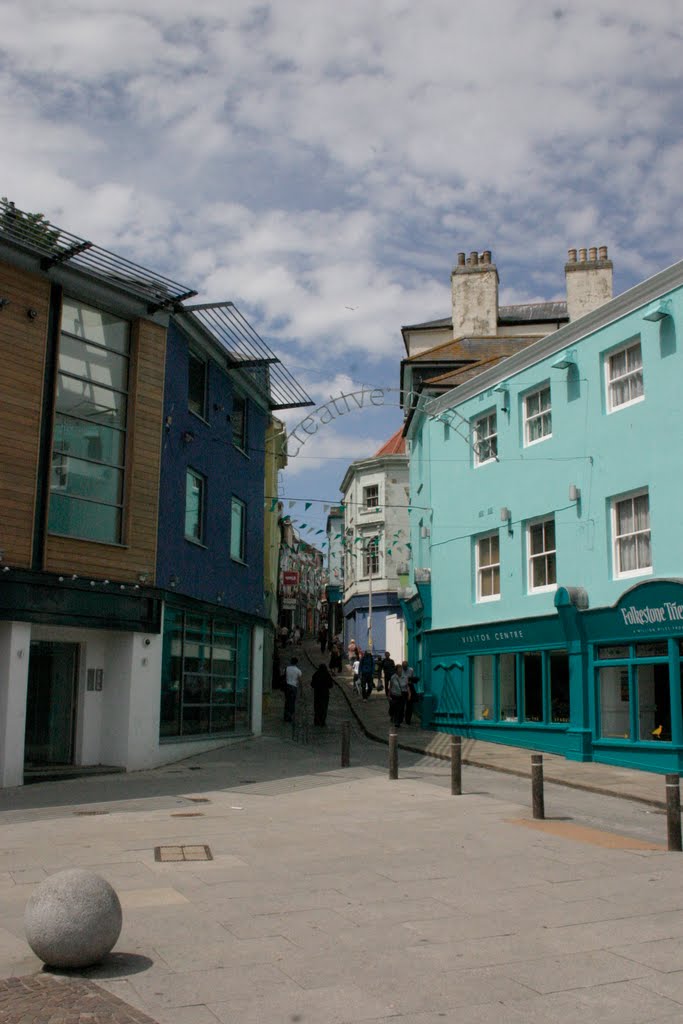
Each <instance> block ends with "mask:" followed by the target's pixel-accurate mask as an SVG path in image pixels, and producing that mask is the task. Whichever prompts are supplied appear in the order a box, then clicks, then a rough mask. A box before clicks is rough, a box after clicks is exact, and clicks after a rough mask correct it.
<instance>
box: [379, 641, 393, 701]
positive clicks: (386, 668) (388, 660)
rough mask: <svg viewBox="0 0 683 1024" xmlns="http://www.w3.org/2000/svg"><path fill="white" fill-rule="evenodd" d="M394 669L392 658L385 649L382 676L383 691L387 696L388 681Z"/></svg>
mask: <svg viewBox="0 0 683 1024" xmlns="http://www.w3.org/2000/svg"><path fill="white" fill-rule="evenodd" d="M395 671H396V665H395V664H394V659H393V658H392V657H391V655H390V654H389V651H387V652H386V653H385V655H384V660H383V661H382V675H383V676H384V692H385V693H386V695H387V697H388V696H389V682H390V680H391V677H392V676H393V674H394V672H395Z"/></svg>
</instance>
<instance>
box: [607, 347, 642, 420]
mask: <svg viewBox="0 0 683 1024" xmlns="http://www.w3.org/2000/svg"><path fill="white" fill-rule="evenodd" d="M605 372H606V375H607V409H608V411H609V412H613V411H614V410H615V409H619V408H621V407H622V406H624V405H632V404H633V402H641V401H642V400H643V398H644V390H643V355H642V351H641V348H640V339H638V340H637V341H634V342H631V343H630V344H628V345H624V347H623V348H620V349H618V350H617V351H616V352H612V353H611V354H610V355H609V356H608V357H607V359H606V361H605Z"/></svg>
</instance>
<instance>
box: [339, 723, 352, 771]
mask: <svg viewBox="0 0 683 1024" xmlns="http://www.w3.org/2000/svg"><path fill="white" fill-rule="evenodd" d="M350 764H351V723H350V722H342V727H341V766H342V768H348V767H349V765H350Z"/></svg>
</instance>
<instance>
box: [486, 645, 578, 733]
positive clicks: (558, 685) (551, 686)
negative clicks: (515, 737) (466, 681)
mask: <svg viewBox="0 0 683 1024" xmlns="http://www.w3.org/2000/svg"><path fill="white" fill-rule="evenodd" d="M470 665H471V678H472V719H473V720H476V721H498V722H529V723H538V724H546V725H547V724H548V723H556V724H559V723H565V724H566V723H568V722H569V659H568V656H567V652H566V651H564V650H553V651H523V652H521V653H519V654H513V653H512V652H503V653H501V654H477V655H474V657H472V658H471V659H470Z"/></svg>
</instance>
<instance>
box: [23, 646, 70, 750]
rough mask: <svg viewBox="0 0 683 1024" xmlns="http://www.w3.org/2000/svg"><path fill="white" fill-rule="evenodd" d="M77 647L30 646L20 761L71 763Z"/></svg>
mask: <svg viewBox="0 0 683 1024" xmlns="http://www.w3.org/2000/svg"><path fill="white" fill-rule="evenodd" d="M77 678H78V644H64V643H52V642H43V641H40V642H35V643H32V644H31V655H30V659H29V665H28V693H27V699H26V740H25V747H24V762H25V764H26V765H27V767H31V766H33V765H50V764H55V765H59V764H72V763H73V740H74V718H75V708H76V684H77Z"/></svg>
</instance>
